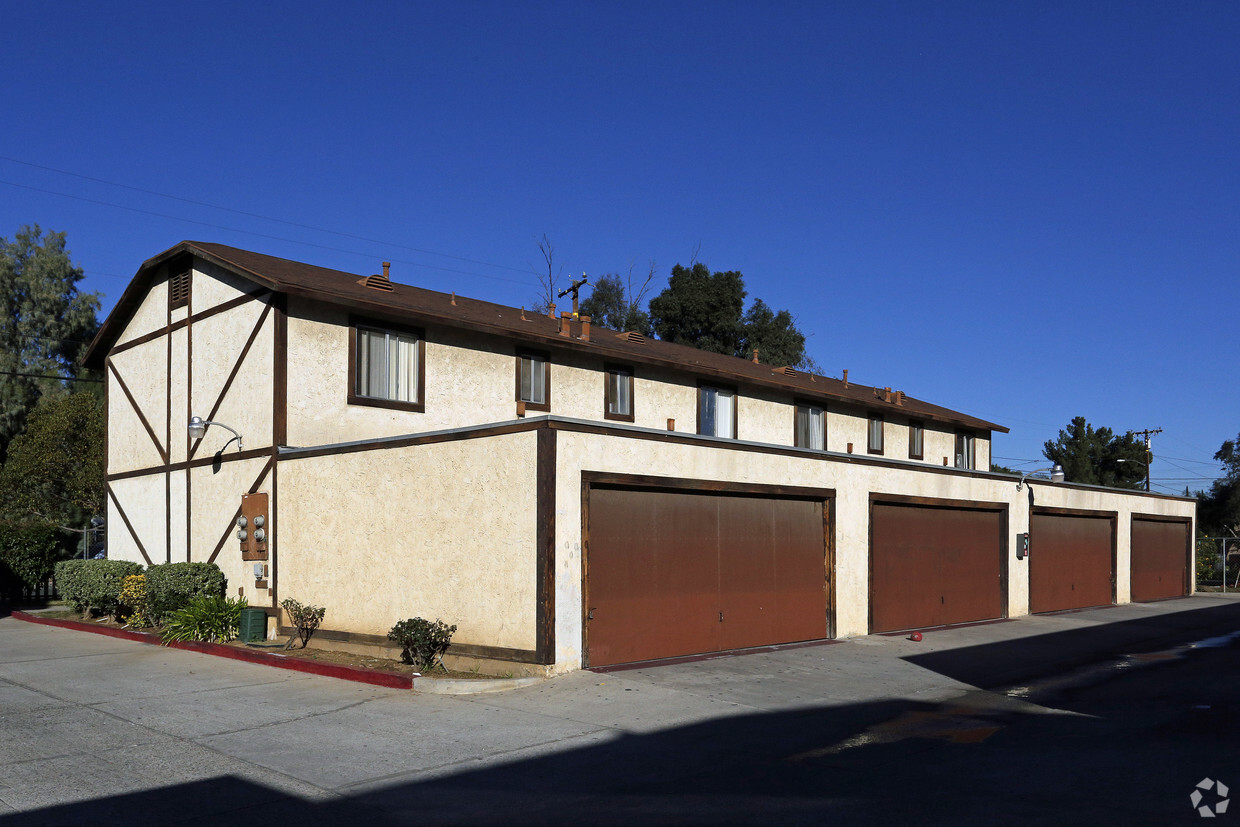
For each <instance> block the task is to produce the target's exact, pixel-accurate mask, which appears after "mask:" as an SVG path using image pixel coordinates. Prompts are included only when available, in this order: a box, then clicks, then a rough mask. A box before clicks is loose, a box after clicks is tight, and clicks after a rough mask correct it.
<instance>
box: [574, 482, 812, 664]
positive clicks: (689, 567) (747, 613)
mask: <svg viewBox="0 0 1240 827" xmlns="http://www.w3.org/2000/svg"><path fill="white" fill-rule="evenodd" d="M589 498H590V499H589V527H588V528H589V546H588V551H587V560H586V590H587V591H586V600H587V606H586V608H587V621H586V636H587V637H586V646H587V658H588V665H590V666H606V665H609V664H616V663H630V662H633V661H639V660H653V659H656V658H667V657H675V656H678V655H690V654H699V653H703V652H718V651H723V650H727V649H737V648H743V647H748V646H764V645H770V644H776V643H790V642H793V641H801V640H818V639H821V638H825V637H827V587H826V586H827V582H826V570H827V569H826V545H825V534H824V531H823V503H822V502H821V501H813V500H790V499H779V498H770V497H757V496H730V495H723V494H699V493H682V492H678V491H648V490H630V489H618V488H599V487H592V488H591V489H590V494H589Z"/></svg>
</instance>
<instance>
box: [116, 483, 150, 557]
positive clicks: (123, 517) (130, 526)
mask: <svg viewBox="0 0 1240 827" xmlns="http://www.w3.org/2000/svg"><path fill="white" fill-rule="evenodd" d="M106 487H107V489H108V499H110V500H111V501H112V505H114V506H116V513H117V514H120V515H121V522H123V523H124V524H125V528H127V529H129V536H130V537H132V538H133V541H134V542H135V543H137V544H138V551H140V552H142V559H143V560H145V561H146V564H147V565H148V566H149V565H151V555H149V554H147V553H146V546H144V545H142V541H141V540H140V539H138V532H136V531H134V529H133V523H131V522H129V516H128V515H127V514H125V509H123V508H121V504H120V501H119V500H118V499H116V494H115V492H113V491H112V486H110V485H108V486H106Z"/></svg>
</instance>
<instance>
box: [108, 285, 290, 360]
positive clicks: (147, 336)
mask: <svg viewBox="0 0 1240 827" xmlns="http://www.w3.org/2000/svg"><path fill="white" fill-rule="evenodd" d="M270 294H271V291H270V290H258V291H256V292H254V293H246V294H245V295H243V296H238V297H237V298H235V299H229V300H228V301H226V302H223V303H221V304H217V305H215V306H214V307H212V308H210V309H209V310H204V311H202V312H201V313H198V314H196V315H191V316H188V317H186V318H184V319H180V320H178V321H175V322H173V323H172V324H170V325H168V327H166V328H160V329H159V330H152V331H151V332H150V333H144V334H142V335H141V336H138V337H137V338H134V339H129V340H127V341H125V342H123V343H122V344H119V345H116V346H115V347H113V348H112V349H111V350H109V351H108V355H109V356H115V355H116V354H118V353H124V352H125V351H126V350H129V349H130V348H131V347H137V346H138V345H144V344H146V343H147V342H153V341H155V340H156V339H158V338H159V337H160V336H167V335H168V334H169V333H172V332H173V331H174V330H180V329H181V328H183V327H185V326H186V325H188V324H189V323H190V322H191V321H194V322H200V321H202V320H203V319H209V318H211V317H212V316H214V315H216V314H217V313H224V312H227V311H229V310H232V309H233V308H234V307H240V306H241V305H243V304H246V303H247V302H251V301H254V300H255V299H265V298H267V296H269V295H270Z"/></svg>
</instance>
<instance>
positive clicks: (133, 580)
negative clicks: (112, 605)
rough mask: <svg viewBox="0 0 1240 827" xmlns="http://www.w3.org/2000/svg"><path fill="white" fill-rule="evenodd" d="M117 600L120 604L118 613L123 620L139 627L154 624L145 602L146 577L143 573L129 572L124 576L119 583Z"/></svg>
mask: <svg viewBox="0 0 1240 827" xmlns="http://www.w3.org/2000/svg"><path fill="white" fill-rule="evenodd" d="M118 602H119V603H120V604H121V607H120V611H119V614H120V618H121V620H122V621H123V622H125V623H127V624H128V625H130V626H133V627H135V628H139V629H141V628H143V627H146V626H152V625H154V624H153V623H152V622H151V617H150V609H149V608H148V607H147V603H146V577H145V576H144V575H141V574H131V575H129V576H128V577H126V578H125V580H124V582H123V583H122V584H121V593H120V597H119V599H118Z"/></svg>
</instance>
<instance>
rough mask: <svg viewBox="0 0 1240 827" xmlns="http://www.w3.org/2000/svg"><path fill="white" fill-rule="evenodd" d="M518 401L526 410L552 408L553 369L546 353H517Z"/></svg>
mask: <svg viewBox="0 0 1240 827" xmlns="http://www.w3.org/2000/svg"><path fill="white" fill-rule="evenodd" d="M517 401H518V402H524V403H525V409H526V410H535V411H550V410H551V370H550V367H549V366H548V365H547V356H546V354H544V353H530V352H525V353H518V354H517Z"/></svg>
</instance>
